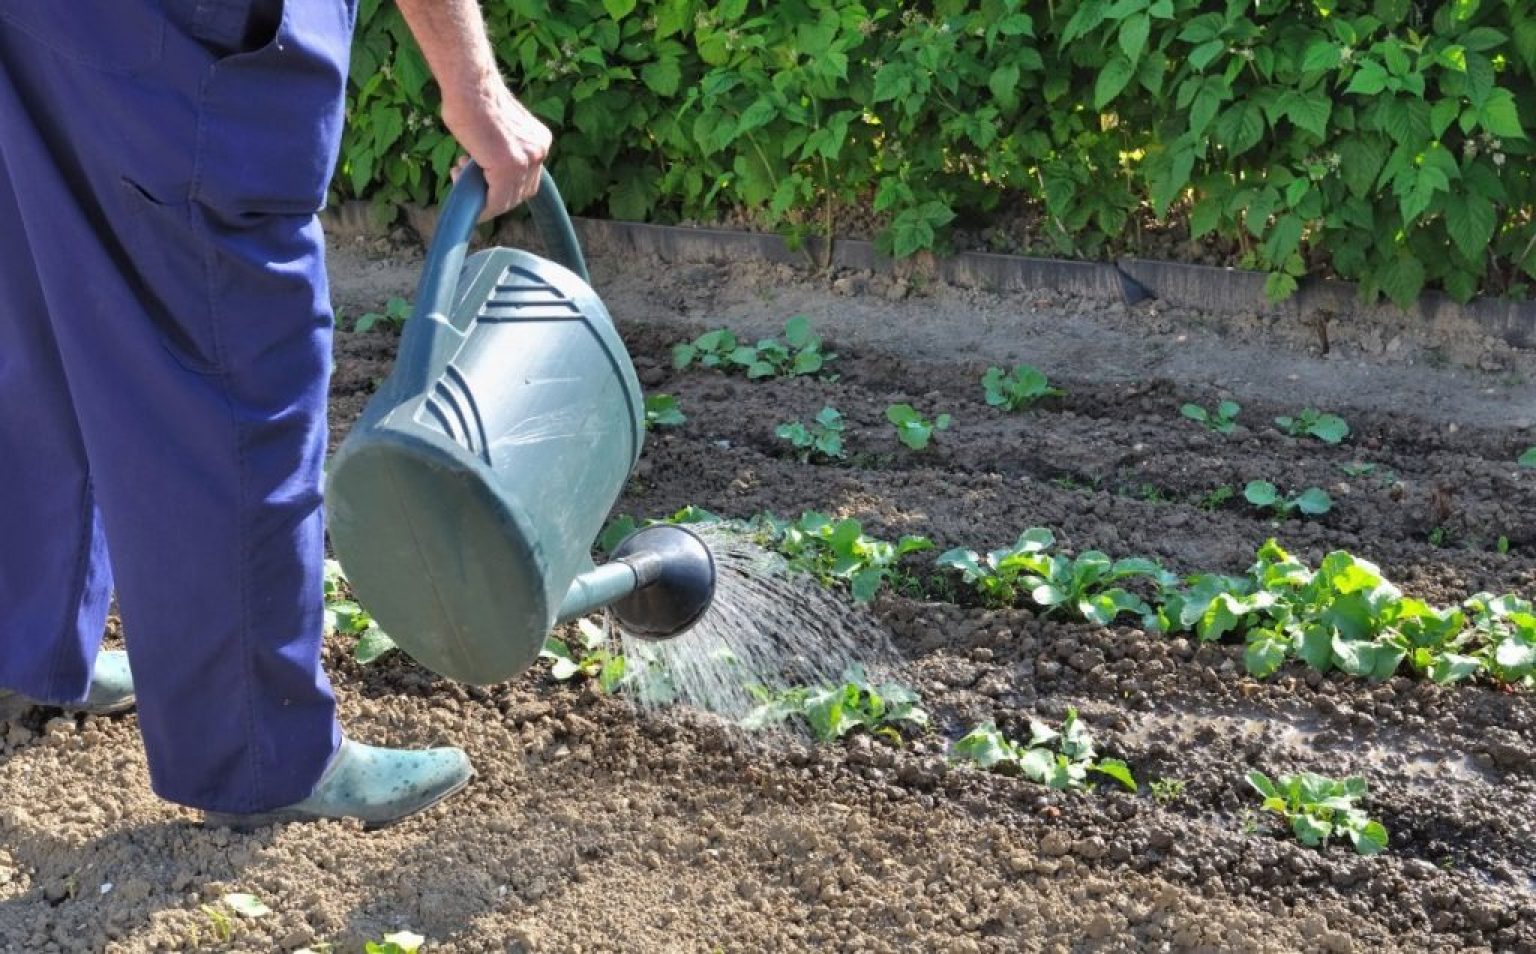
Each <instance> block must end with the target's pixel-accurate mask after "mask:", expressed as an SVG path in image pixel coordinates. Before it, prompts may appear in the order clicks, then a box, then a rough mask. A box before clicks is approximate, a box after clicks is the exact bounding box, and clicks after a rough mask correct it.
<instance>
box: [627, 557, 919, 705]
mask: <svg viewBox="0 0 1536 954" xmlns="http://www.w3.org/2000/svg"><path fill="white" fill-rule="evenodd" d="M692 529H694V530H695V531H696V532H698V534H699V536H700V537H701V538H702V539H703V540H704V542H705V543H706V544H707V545H708V546H709V548H710V550H711V552H712V553H713V554H714V557H715V567H716V572H717V574H718V581H717V586H716V590H715V599H714V602H713V603H712V604H711V606H710V608H709V610H708V611H707V612H706V613H705V614H704V617H703V618H702V619H701V620H700V621H699V622H698V624H696V625H695V626H694V627H693V628H692V629H690V630H688V631H687V632H685V633H683V634H682V635H680V636H678V637H676V638H674V639H671V640H666V641H660V642H657V641H652V640H647V639H643V638H641V637H637V636H633V635H631V634H629V633H626V632H624V631H623V629H622V627H618V631H619V636H620V639H621V640H622V643H623V652H624V657H625V659H626V661H627V672H626V685H625V688H624V691H625V694H626V695H628V696H629V698H631V699H632V700H634V701H635V703H636V704H637V705H639V706H640V707H641V708H645V709H654V708H659V707H661V706H666V705H675V704H681V705H686V706H691V707H694V708H697V709H702V710H704V711H707V712H710V713H713V714H715V715H717V716H720V717H722V718H724V719H727V720H730V721H732V722H734V721H738V720H740V719H741V718H742V717H743V716H745V715H746V714H747V713H748V712H750V711H751V710H752V709H753V708H754V707H755V706H756V705H757V704H758V702H759V699H758V697H757V696H756V695H754V693H753V689H754V688H760V689H766V690H769V691H772V690H775V689H782V688H787V687H790V686H804V685H830V684H835V683H838V682H841V681H842V678H843V674H844V673H845V672H846V671H847V670H848V668H849V666H850V665H851V664H853V663H859V664H861V665H862V666H863V667H864V668H865V669H866V670H868V671H870V672H871V673H873V672H878V671H888V670H890V669H892V668H893V664H894V661H895V654H894V652H893V650H892V649H891V646H890V642H889V639H888V638H887V635H886V632H885V629H884V627H883V626H881V625H880V623H879V622H878V621H877V620H876V619H875V618H874V617H873V616H872V615H871V614H870V613H869V612H868V611H867V610H865V609H864V608H862V607H859V606H855V605H850V604H849V603H848V602H847V601H846V597H844V596H842V595H840V594H838V593H835V592H833V591H831V590H828V589H826V588H824V587H822V586H820V585H819V584H818V583H817V582H816V581H815V580H813V579H811V578H810V577H808V576H806V575H804V574H800V573H794V572H791V571H790V570H789V569H788V568H787V567H786V566H785V564H784V560H783V558H782V557H780V556H778V555H777V554H774V553H771V552H769V551H767V550H764V549H763V548H762V547H760V546H758V545H757V544H755V543H753V542H752V540H751V539H749V538H748V537H747V536H745V535H744V534H742V533H741V532H739V531H732V530H730V529H728V528H724V527H703V528H698V527H695V528H692Z"/></svg>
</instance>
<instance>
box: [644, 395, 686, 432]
mask: <svg viewBox="0 0 1536 954" xmlns="http://www.w3.org/2000/svg"><path fill="white" fill-rule="evenodd" d="M687 420H688V418H687V417H686V416H685V415H684V414H683V410H682V408H680V407H678V404H677V398H675V397H673V396H672V395H670V394H650V395H647V396H646V398H645V426H646V428H647V429H649V428H653V427H681V426H682V425H683V424H684V423H686V422H687Z"/></svg>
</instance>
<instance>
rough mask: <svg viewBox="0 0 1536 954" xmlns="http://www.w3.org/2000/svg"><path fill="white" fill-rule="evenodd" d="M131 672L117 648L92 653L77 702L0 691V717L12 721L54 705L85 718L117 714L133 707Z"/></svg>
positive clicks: (125, 657)
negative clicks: (85, 684)
mask: <svg viewBox="0 0 1536 954" xmlns="http://www.w3.org/2000/svg"><path fill="white" fill-rule="evenodd" d="M133 704H134V694H133V672H132V671H131V670H130V669H129V668H128V654H127V653H125V652H123V651H122V650H120V649H112V650H103V651H102V652H99V653H97V654H96V665H95V668H93V669H92V670H91V688H90V690H89V691H88V692H87V693H86V696H85V699H84V700H83V701H81V702H68V703H62V702H59V703H56V702H40V701H38V700H35V699H29V698H27V697H26V696H23V695H21V694H20V693H17V692H10V691H8V690H5V689H0V718H14V717H15V716H16V715H18V714H19V713H20V712H22V711H25V710H26V709H30V708H32V707H33V706H57V707H58V708H60V709H63V710H64V711H66V712H83V713H85V714H87V715H100V716H105V715H117V714H118V713H120V712H127V711H128V710H129V709H132V708H133Z"/></svg>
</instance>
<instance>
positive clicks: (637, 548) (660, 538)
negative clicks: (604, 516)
mask: <svg viewBox="0 0 1536 954" xmlns="http://www.w3.org/2000/svg"><path fill="white" fill-rule="evenodd" d="M714 596H715V560H714V557H713V556H712V555H711V554H710V551H709V547H708V546H706V545H705V544H704V541H702V540H700V539H699V538H698V536H696V535H695V534H694V533H692V532H691V531H689V530H685V529H684V528H682V527H676V526H654V527H646V528H645V529H643V530H637V531H635V532H634V533H632V534H630V535H629V536H628V537H625V538H624V540H623V542H621V543H620V544H619V545H618V546H617V547H615V548H614V551H613V561H612V562H610V563H607V564H604V565H603V566H600V567H598V568H596V569H594V570H591V571H589V572H587V573H583V574H582V575H581V576H578V577H577V578H576V580H575V581H574V582H573V583H572V584H571V588H570V590H569V591H568V592H567V593H566V595H565V599H564V601H563V602H562V603H561V604H560V611H559V613H558V615H557V621H558V622H562V623H564V622H569V621H571V620H573V619H577V618H579V617H582V616H585V615H587V614H588V613H591V612H592V611H593V610H596V609H599V608H601V607H605V606H606V607H608V608H609V609H610V610H612V611H613V614H614V616H616V617H617V618H618V620H619V627H620V629H622V630H623V631H624V632H626V633H628V634H630V635H632V636H638V637H640V638H642V639H653V640H662V639H672V638H673V637H676V636H681V635H682V634H683V633H685V632H687V631H688V630H689V629H691V628H692V627H693V626H694V624H696V623H697V622H698V621H699V620H700V618H702V617H703V615H704V612H705V611H706V610H708V609H709V605H710V602H711V601H712V600H713V599H714Z"/></svg>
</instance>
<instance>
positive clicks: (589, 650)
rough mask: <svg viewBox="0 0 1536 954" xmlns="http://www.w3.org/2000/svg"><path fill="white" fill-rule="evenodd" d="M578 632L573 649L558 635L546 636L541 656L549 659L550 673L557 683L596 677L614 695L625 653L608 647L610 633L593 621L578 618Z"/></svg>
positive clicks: (619, 679) (620, 679)
mask: <svg viewBox="0 0 1536 954" xmlns="http://www.w3.org/2000/svg"><path fill="white" fill-rule="evenodd" d="M576 632H577V642H576V644H575V646H574V648H573V647H572V646H569V645H567V644H566V642H565V640H563V639H560V638H559V637H558V636H546V637H545V638H544V648H543V649H541V650H539V658H540V659H547V660H549V662H550V667H549V674H550V676H551V677H552V678H553V679H554V680H555V681H556V682H570V681H571V680H573V679H577V678H586V679H592V678H595V679H597V684H598V686H599V687H601V688H602V690H603V692H606V693H610V694H611V693H612V692H614V690H616V689H618V687H619V684H620V683H621V682H622V681H623V679H624V669H625V660H624V656H623V654H621V653H617V652H614V651H613V650H612V649H611V648H610V647H609V639H608V634H607V633H606V632H605V631H604V630H603V628H602V627H601V626H598V625H597V624H596V623H594V622H592V621H591V620H587V619H583V620H578V621H577V622H576Z"/></svg>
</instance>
